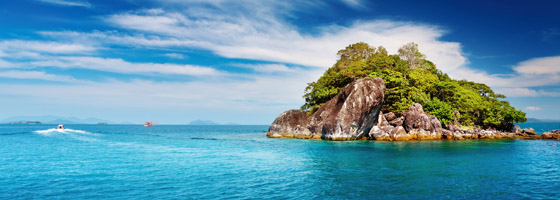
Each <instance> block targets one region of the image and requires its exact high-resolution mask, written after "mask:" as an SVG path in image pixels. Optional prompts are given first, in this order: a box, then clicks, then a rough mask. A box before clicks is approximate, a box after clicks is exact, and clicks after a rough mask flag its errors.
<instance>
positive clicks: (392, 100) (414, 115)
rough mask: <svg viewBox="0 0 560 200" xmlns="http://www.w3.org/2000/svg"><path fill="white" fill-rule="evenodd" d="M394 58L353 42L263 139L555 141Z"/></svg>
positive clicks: (476, 90) (484, 90) (484, 93)
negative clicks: (296, 105)
mask: <svg viewBox="0 0 560 200" xmlns="http://www.w3.org/2000/svg"><path fill="white" fill-rule="evenodd" d="M398 52H399V54H398V55H389V54H388V53H387V51H386V50H385V48H383V47H377V48H375V47H372V46H370V45H368V44H366V43H363V42H360V43H356V44H352V45H349V46H348V47H346V48H345V49H343V50H340V51H339V52H338V56H339V59H338V61H337V62H336V63H335V64H334V65H333V66H332V67H331V68H329V69H328V70H327V71H326V72H325V73H324V74H323V76H321V77H320V78H319V79H318V80H317V81H316V82H312V83H309V84H308V87H307V88H306V89H305V95H304V97H305V100H306V103H305V104H304V105H303V106H302V107H301V109H294V110H289V111H286V112H284V113H282V114H280V115H279V116H278V117H277V118H276V120H274V122H273V123H272V124H271V126H270V128H269V130H268V131H267V136H268V137H270V138H299V139H324V140H338V141H343V140H383V141H411V140H441V139H447V140H464V139H501V138H510V139H515V138H524V139H560V131H550V132H546V133H543V134H542V135H538V134H537V133H536V132H535V131H534V130H533V129H532V128H527V129H521V128H519V126H516V125H514V124H515V123H520V122H525V121H527V118H526V117H525V113H524V112H522V111H521V110H517V109H515V108H514V107H512V106H511V105H510V104H509V103H508V102H507V101H504V100H502V99H504V98H505V96H504V95H501V94H496V93H494V91H492V89H491V88H490V87H488V86H487V85H485V84H482V83H475V82H471V81H467V80H454V79H452V78H450V77H449V76H448V75H447V74H445V73H443V72H441V71H440V70H438V69H437V68H436V66H435V64H433V63H432V62H430V61H429V60H426V59H425V56H424V55H423V54H422V53H420V52H419V51H418V45H416V44H414V43H408V44H406V45H404V46H403V47H401V48H400V49H399V51H398Z"/></svg>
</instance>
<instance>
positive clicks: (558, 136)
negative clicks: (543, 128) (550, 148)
mask: <svg viewBox="0 0 560 200" xmlns="http://www.w3.org/2000/svg"><path fill="white" fill-rule="evenodd" d="M540 136H541V139H545V140H560V130H553V131H548V132H545V133H543V134H542V135H540Z"/></svg>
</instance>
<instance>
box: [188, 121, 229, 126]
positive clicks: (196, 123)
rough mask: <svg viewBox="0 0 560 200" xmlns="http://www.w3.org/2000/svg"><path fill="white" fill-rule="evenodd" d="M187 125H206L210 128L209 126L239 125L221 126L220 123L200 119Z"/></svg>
mask: <svg viewBox="0 0 560 200" xmlns="http://www.w3.org/2000/svg"><path fill="white" fill-rule="evenodd" d="M187 125H206V126H208V125H238V124H234V123H228V124H220V123H217V122H214V121H212V120H200V119H198V120H194V121H191V122H189V123H188V124H187Z"/></svg>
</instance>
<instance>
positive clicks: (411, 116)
mask: <svg viewBox="0 0 560 200" xmlns="http://www.w3.org/2000/svg"><path fill="white" fill-rule="evenodd" d="M404 128H405V129H406V131H407V132H408V134H410V135H412V137H413V138H414V139H417V140H438V139H441V137H442V130H443V128H442V126H441V123H440V122H439V120H438V119H437V118H436V117H435V116H433V115H430V114H429V113H427V112H424V109H423V108H422V105H420V104H419V103H414V104H412V105H411V106H410V108H408V111H406V113H405V114H404Z"/></svg>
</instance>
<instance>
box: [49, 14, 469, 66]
mask: <svg viewBox="0 0 560 200" xmlns="http://www.w3.org/2000/svg"><path fill="white" fill-rule="evenodd" d="M192 9H194V8H190V11H192ZM192 13H195V14H192ZM225 15H226V16H227V14H225ZM201 16H202V17H201ZM271 16H274V15H271ZM106 20H107V21H108V22H110V23H112V24H114V25H115V26H117V27H119V28H124V29H129V30H134V31H138V33H137V34H135V35H130V34H123V33H119V32H115V31H111V32H92V33H79V32H41V33H42V34H43V35H45V36H51V37H55V38H65V39H68V38H74V40H75V41H88V40H90V41H97V42H102V43H111V44H120V45H142V46H148V47H170V48H181V47H183V48H199V49H206V50H210V51H213V52H214V53H216V54H218V55H220V56H224V57H227V58H242V59H253V60H260V61H271V62H281V63H289V64H296V65H305V66H313V67H320V68H327V67H330V66H332V64H334V62H335V61H336V59H337V57H336V53H337V51H338V50H340V49H343V48H344V47H346V46H347V45H349V44H352V43H356V42H360V41H363V42H367V43H369V44H371V45H374V46H380V45H381V46H384V47H386V48H387V50H388V51H389V52H390V53H396V52H397V50H398V48H399V47H400V46H402V45H403V44H406V43H408V42H411V41H414V42H416V43H418V44H419V47H420V50H421V51H422V52H424V53H425V54H426V55H427V57H428V59H430V60H432V61H434V63H436V65H438V67H439V68H441V69H442V70H443V71H444V72H453V71H454V70H455V69H458V68H459V67H461V66H464V64H465V63H466V58H465V57H464V56H463V54H462V52H461V46H460V44H459V43H456V42H445V41H441V40H440V37H441V36H442V35H443V33H444V31H443V30H441V29H440V28H438V27H435V26H430V25H423V24H414V23H412V22H398V21H389V20H376V21H360V22H356V23H354V24H351V25H349V26H334V25H332V26H323V27H315V28H313V29H314V30H318V31H316V32H317V33H316V34H309V33H306V32H302V31H300V30H298V29H297V28H296V27H294V26H293V25H291V24H288V23H286V22H285V21H283V20H282V19H279V18H274V17H270V16H267V17H265V19H262V18H258V19H255V18H244V17H233V18H225V17H223V16H221V17H220V15H218V16H216V17H214V18H209V17H206V16H204V15H201V14H198V12H186V13H178V12H166V11H163V10H157V12H154V11H152V10H148V11H146V10H143V11H138V12H128V13H122V14H116V15H111V16H109V17H107V18H106Z"/></svg>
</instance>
